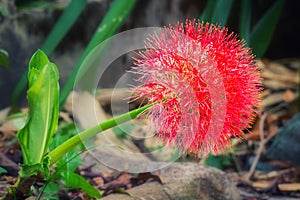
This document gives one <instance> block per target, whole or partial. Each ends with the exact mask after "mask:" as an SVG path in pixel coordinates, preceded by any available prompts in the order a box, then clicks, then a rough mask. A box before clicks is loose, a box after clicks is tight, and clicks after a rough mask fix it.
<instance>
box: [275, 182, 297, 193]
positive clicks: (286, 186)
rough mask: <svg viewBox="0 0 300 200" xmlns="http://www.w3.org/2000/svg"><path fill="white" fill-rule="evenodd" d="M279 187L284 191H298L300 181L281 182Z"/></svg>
mask: <svg viewBox="0 0 300 200" xmlns="http://www.w3.org/2000/svg"><path fill="white" fill-rule="evenodd" d="M278 188H279V190H280V191H284V192H296V191H300V183H281V184H278Z"/></svg>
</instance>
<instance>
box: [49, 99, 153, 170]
mask: <svg viewBox="0 0 300 200" xmlns="http://www.w3.org/2000/svg"><path fill="white" fill-rule="evenodd" d="M152 105H153V104H148V105H145V106H143V107H141V108H138V109H135V110H132V111H130V112H128V113H125V114H122V115H120V116H118V117H115V118H112V119H109V120H107V121H105V122H103V123H101V124H98V125H96V126H94V127H92V128H90V129H87V130H85V131H83V132H81V133H79V134H78V135H75V136H73V137H72V138H70V139H68V140H67V141H65V142H64V143H63V144H61V145H60V146H58V147H57V148H56V149H54V150H53V151H51V152H50V153H49V156H50V158H51V161H50V166H52V165H53V164H54V163H56V162H57V161H58V160H59V159H60V158H61V157H62V156H63V155H65V154H66V153H68V152H69V151H70V150H72V149H73V148H74V147H76V146H77V145H78V144H80V143H81V141H83V140H85V139H88V138H91V137H93V136H95V135H97V134H98V133H99V132H102V131H105V130H107V129H110V128H112V127H114V126H117V125H118V124H121V123H124V122H127V121H130V120H132V119H134V118H136V117H137V116H138V115H139V114H140V113H142V112H144V111H145V110H146V109H148V108H149V107H151V106H152Z"/></svg>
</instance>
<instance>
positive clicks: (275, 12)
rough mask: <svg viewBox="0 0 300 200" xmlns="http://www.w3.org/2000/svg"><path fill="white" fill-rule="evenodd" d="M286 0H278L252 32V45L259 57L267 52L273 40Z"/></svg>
mask: <svg viewBox="0 0 300 200" xmlns="http://www.w3.org/2000/svg"><path fill="white" fill-rule="evenodd" d="M284 2H285V1H284V0H277V1H276V2H275V3H274V4H273V5H272V7H271V8H269V10H268V11H267V12H266V14H265V15H264V16H263V17H262V18H261V19H260V20H259V22H258V23H257V24H256V25H255V27H254V28H253V30H252V32H251V35H250V46H251V48H252V49H253V52H254V54H256V56H257V57H261V56H262V55H263V54H264V53H265V51H266V50H267V48H268V46H269V44H270V42H271V40H272V37H273V34H274V31H275V28H276V25H277V23H278V20H279V17H280V14H281V11H282V8H283V6H284Z"/></svg>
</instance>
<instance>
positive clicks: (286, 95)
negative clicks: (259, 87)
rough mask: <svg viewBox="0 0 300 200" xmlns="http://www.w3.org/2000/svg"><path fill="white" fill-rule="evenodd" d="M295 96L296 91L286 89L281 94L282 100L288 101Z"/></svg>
mask: <svg viewBox="0 0 300 200" xmlns="http://www.w3.org/2000/svg"><path fill="white" fill-rule="evenodd" d="M296 97H297V94H296V93H294V92H293V91H291V90H286V91H285V92H284V95H283V100H284V101H285V102H287V103H288V102H291V101H293V100H294V99H295V98H296Z"/></svg>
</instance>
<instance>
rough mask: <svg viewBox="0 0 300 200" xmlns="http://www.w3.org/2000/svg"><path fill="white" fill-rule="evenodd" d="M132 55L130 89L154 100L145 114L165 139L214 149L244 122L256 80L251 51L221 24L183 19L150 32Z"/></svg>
mask: <svg viewBox="0 0 300 200" xmlns="http://www.w3.org/2000/svg"><path fill="white" fill-rule="evenodd" d="M137 55H138V57H137V58H135V66H134V67H133V72H134V73H137V74H139V75H140V77H139V78H138V80H137V81H138V82H140V83H141V85H139V86H137V87H135V88H133V89H134V91H135V94H136V95H137V98H147V99H148V102H149V103H151V104H152V103H153V104H154V105H153V106H152V107H150V108H149V110H148V111H149V112H148V113H147V117H148V118H149V120H150V122H151V124H153V126H154V128H155V130H156V132H157V135H158V136H159V137H160V138H162V139H163V140H164V141H165V142H167V143H169V144H172V145H175V146H177V147H179V148H180V150H181V151H182V152H186V153H194V154H197V155H198V154H201V155H206V154H207V153H210V152H214V153H218V152H219V151H220V150H224V148H225V147H226V146H228V145H229V144H230V138H232V137H242V135H243V130H247V129H248V128H249V127H250V123H251V121H252V120H253V117H254V116H255V115H256V112H257V107H258V104H259V101H260V99H259V93H260V91H261V79H260V76H259V71H258V69H257V67H256V65H255V62H254V56H253V55H252V54H251V50H250V49H249V48H246V47H245V43H244V42H243V41H240V40H238V39H237V36H236V35H235V34H233V33H231V34H228V30H227V29H226V28H221V27H220V26H218V25H212V24H209V23H206V24H205V23H200V22H196V21H189V20H187V21H186V23H185V24H178V25H177V26H175V27H173V26H170V27H166V28H163V29H161V30H160V31H158V32H156V33H155V34H153V35H151V36H150V37H149V39H148V40H147V41H146V50H144V51H139V52H138V53H137Z"/></svg>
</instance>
